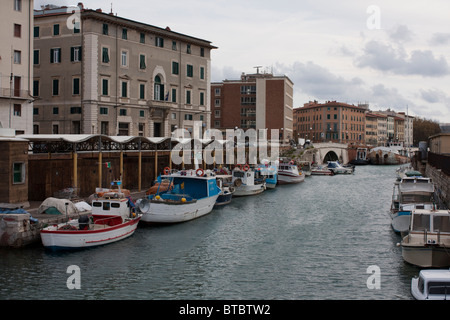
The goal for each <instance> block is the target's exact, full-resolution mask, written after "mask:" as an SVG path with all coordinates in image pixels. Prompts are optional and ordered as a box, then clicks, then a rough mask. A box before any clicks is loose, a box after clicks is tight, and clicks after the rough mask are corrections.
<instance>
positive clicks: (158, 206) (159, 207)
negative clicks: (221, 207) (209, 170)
mask: <svg viewBox="0 0 450 320" xmlns="http://www.w3.org/2000/svg"><path fill="white" fill-rule="evenodd" d="M218 197H219V195H218V194H217V195H214V196H211V197H207V198H202V199H198V200H197V201H196V202H193V203H185V204H171V203H168V202H164V201H161V202H152V203H151V204H150V209H149V211H148V212H145V213H144V214H143V215H142V221H143V222H146V223H162V224H165V223H179V222H185V221H189V220H193V219H196V218H199V217H201V216H204V215H206V214H208V213H210V212H211V211H212V209H213V208H214V205H215V204H216V200H217V198H218Z"/></svg>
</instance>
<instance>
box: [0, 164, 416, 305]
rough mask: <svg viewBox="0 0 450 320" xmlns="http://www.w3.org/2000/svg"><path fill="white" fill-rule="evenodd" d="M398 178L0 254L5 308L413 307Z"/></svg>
mask: <svg viewBox="0 0 450 320" xmlns="http://www.w3.org/2000/svg"><path fill="white" fill-rule="evenodd" d="M396 169H397V167H396V166H360V167H357V168H356V170H355V173H354V174H353V175H336V176H311V177H307V178H306V179H305V181H304V182H303V183H300V184H297V185H283V186H278V187H277V188H276V189H273V190H267V191H266V192H264V193H262V194H260V195H257V196H251V197H242V198H233V200H232V202H231V204H229V205H228V206H226V207H223V208H220V209H214V210H213V211H212V212H211V214H209V215H207V216H204V217H202V218H200V219H197V220H193V221H190V222H186V223H182V224H176V225H169V226H158V227H155V226H145V225H139V227H138V229H137V230H136V233H135V234H134V235H133V236H132V237H130V238H128V239H126V240H123V241H120V242H117V243H114V244H110V245H107V246H103V247H97V248H92V249H87V250H82V251H75V252H63V253H52V252H49V251H46V250H44V249H43V248H42V246H41V245H35V246H32V247H27V248H23V249H5V248H3V249H0V274H1V277H0V299H1V300H5V299H26V300H29V299H33V300H36V299H69V300H72V299H74V300H79V299H87V300H91V299H92V300H94V299H96V300H97V299H99V300H110V299H120V300H121V299H133V300H175V299H177V300H180V299H186V300H203V299H205V300H206V299H208V300H217V299H218V300H222V299H223V300H229V299H231V300H240V299H243V300H250V299H251V300H252V299H260V300H267V299H277V300H304V299H313V300H324V299H331V300H337V299H339V300H354V299H359V300H361V299H362V300H369V299H375V300H404V299H405V300H409V299H412V296H411V294H410V281H411V278H412V277H413V276H415V275H417V274H418V272H419V269H418V268H416V267H414V266H411V265H408V264H406V263H405V262H404V261H403V260H402V257H401V248H400V247H397V246H396V244H397V243H398V242H400V240H401V239H400V236H398V235H396V234H395V233H394V232H393V231H392V229H391V227H390V218H389V215H388V212H389V208H390V202H391V196H392V189H393V183H394V181H395V178H396V173H395V171H396ZM70 266H76V267H78V268H79V273H78V274H79V275H80V277H79V282H77V283H80V285H81V287H80V289H69V288H68V285H67V281H68V279H69V277H71V276H72V272H71V271H70V269H69V272H68V268H69V267H70ZM372 270H374V271H372ZM73 283H75V282H73Z"/></svg>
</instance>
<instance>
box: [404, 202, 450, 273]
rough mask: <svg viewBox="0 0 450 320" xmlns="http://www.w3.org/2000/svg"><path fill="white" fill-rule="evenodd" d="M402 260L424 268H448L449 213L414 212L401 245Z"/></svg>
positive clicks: (449, 260) (449, 242) (449, 263)
mask: <svg viewBox="0 0 450 320" xmlns="http://www.w3.org/2000/svg"><path fill="white" fill-rule="evenodd" d="M400 245H401V247H402V257H403V259H404V260H405V261H406V262H408V263H410V264H413V265H416V266H419V267H425V268H444V267H450V254H449V247H450V211H449V210H414V211H412V214H411V222H410V228H409V233H408V235H406V236H404V237H403V239H402V241H401V243H400Z"/></svg>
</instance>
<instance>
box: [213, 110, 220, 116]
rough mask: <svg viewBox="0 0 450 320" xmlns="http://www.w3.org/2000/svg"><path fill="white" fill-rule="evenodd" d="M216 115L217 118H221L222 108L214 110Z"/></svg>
mask: <svg viewBox="0 0 450 320" xmlns="http://www.w3.org/2000/svg"><path fill="white" fill-rule="evenodd" d="M214 117H215V118H220V110H215V111H214Z"/></svg>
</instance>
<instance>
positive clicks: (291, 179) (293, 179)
mask: <svg viewBox="0 0 450 320" xmlns="http://www.w3.org/2000/svg"><path fill="white" fill-rule="evenodd" d="M304 180H305V176H304V175H303V174H302V175H289V174H283V173H281V172H279V173H278V184H293V183H300V182H302V181H304Z"/></svg>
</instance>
